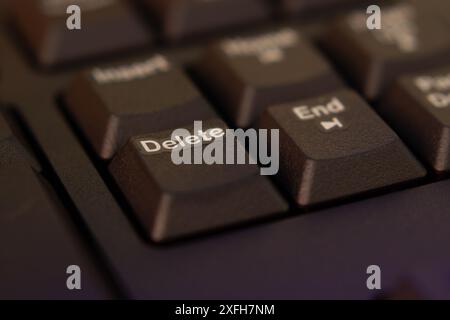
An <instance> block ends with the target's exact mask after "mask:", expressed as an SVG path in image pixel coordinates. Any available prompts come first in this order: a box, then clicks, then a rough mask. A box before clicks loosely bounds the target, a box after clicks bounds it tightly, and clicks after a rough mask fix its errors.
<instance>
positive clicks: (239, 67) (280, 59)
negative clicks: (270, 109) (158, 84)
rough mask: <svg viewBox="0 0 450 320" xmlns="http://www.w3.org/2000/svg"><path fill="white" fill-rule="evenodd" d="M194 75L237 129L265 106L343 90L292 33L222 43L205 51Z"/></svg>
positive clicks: (281, 31)
mask: <svg viewBox="0 0 450 320" xmlns="http://www.w3.org/2000/svg"><path fill="white" fill-rule="evenodd" d="M196 69H197V72H198V74H199V76H200V78H201V79H203V80H204V85H205V87H207V88H209V90H210V92H211V93H212V95H213V96H214V97H215V98H216V99H215V100H216V101H215V103H217V104H218V105H219V106H220V107H222V108H223V111H224V112H225V113H226V115H227V116H228V117H229V118H230V119H231V121H232V122H233V123H234V124H235V125H236V126H238V127H248V126H250V125H252V124H253V123H254V121H255V120H256V119H257V117H258V116H259V115H260V114H261V112H262V111H263V110H264V108H265V107H267V106H269V105H273V104H277V103H283V102H287V101H291V100H296V99H300V98H304V97H309V96H314V95H317V94H320V93H324V92H327V91H330V90H333V89H336V88H338V87H339V86H340V85H341V82H340V80H339V79H338V77H337V76H336V75H335V73H334V71H333V70H332V68H331V67H330V65H329V64H328V63H327V61H325V59H324V58H323V57H322V56H321V55H320V54H319V53H318V52H317V51H316V50H315V49H314V48H313V47H311V46H310V45H309V44H308V43H307V42H306V40H305V39H304V38H303V37H302V36H301V35H300V34H299V33H298V32H297V31H295V30H293V29H291V28H285V29H278V30H275V31H272V32H268V33H262V34H257V35H254V36H248V37H240V38H229V39H224V40H222V41H220V42H219V43H217V44H214V45H212V46H211V47H210V48H209V49H208V50H207V52H206V53H205V55H204V57H203V58H202V59H201V61H200V62H199V63H198V66H197V68H196Z"/></svg>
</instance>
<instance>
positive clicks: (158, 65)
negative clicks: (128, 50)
mask: <svg viewBox="0 0 450 320" xmlns="http://www.w3.org/2000/svg"><path fill="white" fill-rule="evenodd" d="M67 107H68V109H69V112H70V113H71V114H72V116H73V117H74V118H75V120H76V122H77V123H78V125H79V126H80V127H81V129H82V131H83V132H84V134H85V136H86V137H87V139H88V140H89V142H90V143H91V144H92V146H93V148H94V149H95V151H96V152H97V154H98V155H99V156H100V157H101V158H104V159H109V158H111V157H112V156H113V154H114V153H115V151H116V149H117V148H118V147H120V146H121V145H123V144H124V143H125V142H126V140H127V139H129V138H130V137H131V136H133V135H140V134H145V133H150V132H155V131H161V130H165V129H169V128H174V127H177V126H180V125H184V124H189V123H192V122H193V121H194V120H205V119H209V118H213V117H215V113H214V111H213V110H212V109H211V108H210V106H209V105H208V103H207V102H206V101H205V100H204V99H203V97H202V96H201V95H200V93H199V92H198V90H197V89H196V88H195V87H194V85H193V84H192V83H191V82H190V80H189V79H188V78H187V76H186V75H185V74H184V73H183V72H182V71H181V70H179V69H177V68H176V67H175V66H174V65H173V64H172V63H171V62H169V61H168V60H167V58H166V57H164V56H162V55H158V54H156V55H154V56H151V57H150V58H147V59H141V60H137V61H132V62H129V63H121V64H116V65H113V66H107V67H98V68H94V69H89V70H84V71H82V72H81V73H79V74H78V75H77V76H76V77H75V79H74V81H73V83H72V85H71V87H70V89H69V91H68V93H67Z"/></svg>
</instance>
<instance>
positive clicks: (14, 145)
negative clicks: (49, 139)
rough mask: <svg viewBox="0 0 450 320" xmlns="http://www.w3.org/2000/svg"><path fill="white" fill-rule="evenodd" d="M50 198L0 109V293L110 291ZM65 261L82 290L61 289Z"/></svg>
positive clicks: (42, 295) (98, 294) (40, 295)
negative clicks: (77, 272)
mask: <svg viewBox="0 0 450 320" xmlns="http://www.w3.org/2000/svg"><path fill="white" fill-rule="evenodd" d="M56 199H57V198H56V196H55V195H51V191H50V189H49V188H48V182H46V181H45V180H44V178H43V177H42V176H40V174H39V173H36V172H34V171H33V170H32V167H31V166H30V163H29V162H28V156H27V155H26V154H25V153H24V149H23V147H21V146H20V144H19V142H18V140H17V139H16V138H15V137H14V135H13V134H12V132H11V130H10V129H9V128H8V126H7V125H6V122H5V121H4V119H3V117H2V116H1V115H0V237H1V241H0V271H1V285H0V299H80V298H90V299H108V298H112V297H114V295H113V291H112V289H111V288H112V285H111V284H106V277H105V275H102V274H101V273H99V272H98V269H96V265H95V264H94V261H95V260H94V258H93V257H92V255H91V252H90V251H88V250H87V243H86V242H84V243H83V242H81V241H80V238H79V235H78V233H79V230H76V229H75V228H73V226H72V225H71V221H70V220H69V219H68V213H67V212H66V211H65V209H63V207H62V206H61V205H59V204H58V201H57V200H56ZM71 265H77V266H79V267H80V268H81V272H82V282H81V286H82V290H83V291H79V290H74V291H71V290H68V289H67V286H66V281H67V278H68V277H69V275H70V274H67V273H66V269H67V268H68V267H69V266H71Z"/></svg>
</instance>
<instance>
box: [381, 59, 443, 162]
mask: <svg viewBox="0 0 450 320" xmlns="http://www.w3.org/2000/svg"><path fill="white" fill-rule="evenodd" d="M379 111H380V112H381V113H382V114H383V116H384V117H385V118H386V119H388V120H389V121H390V123H391V124H392V125H393V126H394V127H395V128H396V129H397V131H398V132H399V133H400V134H401V136H402V138H403V139H404V140H405V141H407V142H408V144H409V145H410V146H411V147H412V148H414V149H415V150H416V151H417V153H418V154H420V155H421V157H422V158H423V159H426V161H427V163H428V164H429V165H430V166H431V167H432V168H434V169H435V170H436V171H448V170H450V68H449V67H442V68H439V69H437V70H434V71H433V70H430V72H426V73H421V74H417V75H411V76H405V77H404V78H402V79H401V80H400V81H398V82H397V83H396V85H395V86H394V87H393V88H392V89H391V90H389V92H388V94H387V96H386V97H385V98H384V99H383V102H382V103H381V106H380V108H379Z"/></svg>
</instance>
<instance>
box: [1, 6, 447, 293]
mask: <svg viewBox="0 0 450 320" xmlns="http://www.w3.org/2000/svg"><path fill="white" fill-rule="evenodd" d="M74 2H77V3H78V4H80V6H81V8H82V9H83V16H82V17H83V20H82V21H83V23H85V24H83V29H82V30H80V31H68V30H67V28H66V21H65V20H66V14H65V8H66V7H67V3H66V1H63V0H60V1H51V2H45V1H25V0H24V1H0V106H1V107H0V108H1V109H0V111H1V112H0V151H1V152H0V239H1V244H0V279H1V282H2V285H1V286H0V298H6V299H11V298H41V299H45V298H63V299H77V298H89V299H109V298H137V299H323V298H326V299H346V298H351V299H372V298H379V297H387V298H391V297H392V298H407V297H411V296H413V297H420V298H425V299H427V298H430V299H434V298H438V299H440V298H450V293H449V292H450V286H448V284H447V285H445V284H442V283H443V282H445V281H441V280H440V279H446V277H448V274H449V270H450V265H449V257H448V243H449V242H450V232H448V231H449V225H450V212H449V209H448V208H449V207H450V197H449V196H448V194H450V180H449V177H450V176H449V174H448V171H449V170H450V164H449V162H450V160H449V159H450V138H449V132H450V131H449V130H450V120H449V119H450V113H449V112H450V111H449V110H450V109H449V108H448V107H450V96H449V92H450V74H449V66H450V41H449V38H448V34H447V33H448V31H449V30H450V18H449V17H450V15H448V14H446V13H448V12H450V5H449V2H448V1H445V0H430V1H426V2H424V1H418V0H410V1H406V0H405V1H380V2H379V5H380V6H381V8H382V10H383V11H382V12H383V22H384V23H386V25H387V28H386V29H381V30H374V31H369V30H367V28H366V27H365V17H366V13H365V10H366V8H367V2H366V1H352V0H349V1H347V0H346V1H343V0H342V1H331V0H326V1H325V0H323V1H322V0H321V1H306V0H286V1H284V0H278V1H265V0H245V1H242V0H240V1H237V0H236V1H234V0H216V1H201V0H185V1H169V0H164V1H160V0H141V1H115V0H111V1H99V0H95V1H94V0H89V1H87V0H79V1H74ZM178 6H179V7H178ZM61 8H63V9H64V10H63V11H61V10H62V9H61ZM236 8H241V9H236ZM61 12H63V13H61ZM191 21H192V22H191ZM361 23H363V24H364V27H361ZM195 120H202V121H203V125H204V127H205V132H209V133H210V134H212V135H214V132H215V133H219V132H220V131H218V130H225V129H226V128H260V129H279V130H280V172H279V173H278V174H277V175H276V176H274V177H267V176H261V175H260V174H259V167H258V165H257V164H253V165H252V164H249V165H244V166H237V165H230V166H228V165H222V166H221V165H212V166H209V165H205V164H201V165H181V166H176V165H174V164H173V163H171V159H170V152H161V153H157V154H155V155H152V154H148V153H149V152H148V149H146V147H148V145H147V144H148V141H150V140H155V139H156V140H158V141H161V142H163V141H166V142H165V146H172V143H173V142H171V141H169V142H167V140H168V139H169V138H170V133H171V132H172V130H174V129H177V128H188V129H191V127H192V125H193V122H194V121H195ZM208 129H209V130H210V131H208ZM211 130H216V131H211ZM146 143H147V144H146ZM243 148H244V147H243ZM146 151H147V153H146ZM69 265H78V266H80V268H81V269H82V272H83V273H82V274H83V290H81V291H77V290H74V291H70V290H68V289H67V287H66V278H67V274H66V268H67V267H68V266H69ZM370 265H378V266H380V268H381V270H382V275H383V278H382V284H383V285H382V287H383V288H382V291H381V292H380V291H371V290H368V289H367V287H366V280H367V277H368V275H367V272H366V270H367V267H368V266H370ZM36 275H39V276H36Z"/></svg>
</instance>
